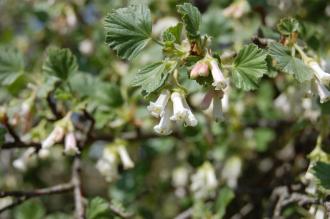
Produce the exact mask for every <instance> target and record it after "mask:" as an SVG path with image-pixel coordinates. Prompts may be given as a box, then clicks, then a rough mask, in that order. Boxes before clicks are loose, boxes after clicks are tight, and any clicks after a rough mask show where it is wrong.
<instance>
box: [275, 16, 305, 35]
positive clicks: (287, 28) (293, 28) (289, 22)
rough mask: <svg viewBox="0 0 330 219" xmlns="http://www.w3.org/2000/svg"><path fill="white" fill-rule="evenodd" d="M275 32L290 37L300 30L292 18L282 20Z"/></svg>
mask: <svg viewBox="0 0 330 219" xmlns="http://www.w3.org/2000/svg"><path fill="white" fill-rule="evenodd" d="M277 30H278V31H279V32H280V33H281V34H283V35H290V34H291V33H293V32H298V31H299V30H300V24H299V22H298V21H297V20H296V19H294V18H291V17H290V18H283V19H281V20H280V22H279V23H278V24H277Z"/></svg>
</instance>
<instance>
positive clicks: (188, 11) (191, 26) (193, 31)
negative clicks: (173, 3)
mask: <svg viewBox="0 0 330 219" xmlns="http://www.w3.org/2000/svg"><path fill="white" fill-rule="evenodd" d="M177 10H178V12H179V14H180V15H181V16H182V21H183V23H184V25H185V28H186V31H187V35H188V38H190V39H196V38H198V37H199V26H200V23H201V14H200V12H199V10H198V8H196V7H195V6H193V5H192V4H190V3H184V4H183V5H178V6H177Z"/></svg>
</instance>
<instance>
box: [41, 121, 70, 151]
mask: <svg viewBox="0 0 330 219" xmlns="http://www.w3.org/2000/svg"><path fill="white" fill-rule="evenodd" d="M64 134H65V130H64V127H63V126H61V125H57V126H55V128H54V129H53V131H52V132H51V133H50V134H49V135H48V137H47V138H46V139H45V140H44V141H43V142H42V146H41V147H42V148H50V147H51V146H53V145H54V144H55V143H57V142H59V141H61V140H62V139H63V137H64Z"/></svg>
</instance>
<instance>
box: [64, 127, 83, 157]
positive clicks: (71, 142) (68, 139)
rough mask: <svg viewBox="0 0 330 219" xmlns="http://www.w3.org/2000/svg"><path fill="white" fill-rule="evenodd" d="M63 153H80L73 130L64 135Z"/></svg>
mask: <svg viewBox="0 0 330 219" xmlns="http://www.w3.org/2000/svg"><path fill="white" fill-rule="evenodd" d="M64 153H65V154H67V155H76V154H79V153H80V152H79V149H78V147H77V140H76V137H75V136H74V132H69V133H67V134H66V135H65V141H64Z"/></svg>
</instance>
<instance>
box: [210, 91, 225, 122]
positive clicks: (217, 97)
mask: <svg viewBox="0 0 330 219" xmlns="http://www.w3.org/2000/svg"><path fill="white" fill-rule="evenodd" d="M222 96H223V93H219V92H215V93H214V94H213V109H212V114H213V118H214V119H215V121H216V122H219V121H220V120H222V119H223V113H222Z"/></svg>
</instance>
